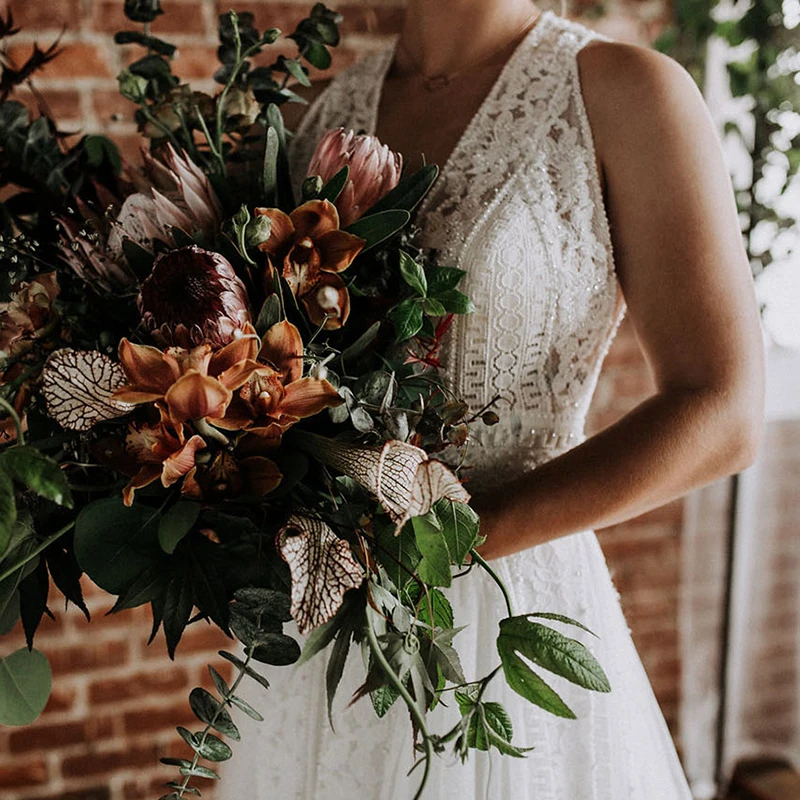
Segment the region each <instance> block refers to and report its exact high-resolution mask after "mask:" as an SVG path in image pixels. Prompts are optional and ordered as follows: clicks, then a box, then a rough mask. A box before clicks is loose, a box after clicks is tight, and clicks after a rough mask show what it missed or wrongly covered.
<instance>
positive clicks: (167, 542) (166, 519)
mask: <svg viewBox="0 0 800 800" xmlns="http://www.w3.org/2000/svg"><path fill="white" fill-rule="evenodd" d="M201 508H202V506H201V505H200V503H191V502H187V501H185V500H180V501H179V502H177V503H175V505H174V506H172V508H171V509H170V510H169V511H167V513H166V514H164V516H163V517H161V519H160V521H159V523H158V543H159V544H160V545H161V549H162V550H163V551H164V552H165V553H169V554H170V555H172V554H173V553H174V552H175V548H176V547H177V546H178V543H179V542H180V541H181V540H182V539H183V537H184V536H186V534H187V533H189V531H190V530H191V529H192V527H193V526H194V524H195V522H197V518H198V517H199V516H200V509H201Z"/></svg>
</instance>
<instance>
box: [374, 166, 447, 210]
mask: <svg viewBox="0 0 800 800" xmlns="http://www.w3.org/2000/svg"><path fill="white" fill-rule="evenodd" d="M438 174H439V167H437V166H436V165H435V164H428V165H427V166H424V167H422V168H421V169H418V170H417V171H416V172H414V173H412V174H411V175H409V176H408V177H407V178H404V179H403V180H401V181H400V183H398V184H397V186H395V187H394V189H392V191H391V192H388V193H387V194H386V195H384V196H383V197H382V198H381V199H380V200H378V202H377V203H375V205H374V206H372V208H370V209H369V211H368V212H367V216H372V215H373V214H380V213H381V212H382V211H387V210H389V209H393V208H401V209H404V210H405V211H408V212H409V213H410V212H412V211H413V210H414V209H415V208H416V207H417V205H418V204H419V202H420V201H421V200H422V198H423V197H425V195H426V194H427V193H428V192H429V191H430V188H431V186H433V182H434V181H435V180H436V177H437V176H438Z"/></svg>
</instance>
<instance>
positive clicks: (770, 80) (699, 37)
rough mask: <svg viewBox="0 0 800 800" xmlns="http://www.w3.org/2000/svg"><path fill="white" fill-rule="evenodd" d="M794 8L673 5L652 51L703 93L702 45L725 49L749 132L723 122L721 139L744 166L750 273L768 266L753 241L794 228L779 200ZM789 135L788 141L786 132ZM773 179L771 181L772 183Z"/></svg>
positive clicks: (791, 96)
mask: <svg viewBox="0 0 800 800" xmlns="http://www.w3.org/2000/svg"><path fill="white" fill-rule="evenodd" d="M798 23H800V8H798V3H797V2H796V0H752V2H749V3H748V2H746V1H745V2H742V1H741V0H740V2H738V3H736V4H733V3H729V2H726V3H719V2H717V0H677V2H676V4H675V8H674V16H673V22H672V24H671V25H670V26H669V27H668V28H667V29H666V30H665V31H664V32H663V34H662V35H661V37H660V38H659V39H658V41H657V42H656V43H655V47H656V48H657V49H658V50H661V51H662V52H665V53H668V54H669V55H671V56H672V57H673V58H675V59H676V60H677V61H679V62H680V63H681V64H683V65H684V66H685V67H686V69H687V70H688V71H689V72H690V74H691V75H692V77H693V78H694V79H695V81H696V82H697V83H698V85H699V86H700V88H701V89H703V88H704V87H705V83H706V72H707V54H708V46H709V41H710V40H711V39H712V38H713V37H718V38H720V39H722V40H724V41H725V42H726V43H727V44H728V45H729V46H730V48H732V50H731V52H730V55H731V58H730V60H729V62H728V64H727V74H728V81H729V85H730V92H731V95H732V96H733V97H734V98H745V97H749V98H751V102H752V107H751V109H750V112H749V114H750V116H751V119H752V129H751V130H747V131H743V130H742V129H741V128H740V126H739V125H738V124H737V123H736V122H728V123H726V126H725V133H726V134H730V133H733V134H735V135H736V136H738V137H739V138H740V140H741V142H742V144H743V146H744V148H745V149H746V151H747V153H748V154H749V157H750V159H751V162H752V176H751V178H750V180H749V181H748V182H747V185H746V186H743V187H737V191H736V200H737V205H738V208H739V211H740V216H741V219H742V232H743V234H744V236H745V244H746V247H747V251H748V255H749V256H750V263H751V265H752V268H753V271H754V273H755V274H756V275H757V274H759V273H760V272H761V271H762V270H763V269H764V268H765V267H767V266H768V265H769V264H770V262H771V261H772V254H771V252H770V249H769V248H767V249H766V250H764V251H763V252H762V248H761V247H759V246H758V244H757V242H756V238H755V236H754V233H755V232H756V231H757V229H758V228H759V227H760V226H769V227H770V228H771V229H772V230H774V232H775V233H778V232H780V231H781V230H782V229H785V228H789V227H792V226H794V225H796V224H797V223H796V219H795V218H793V217H787V216H785V215H782V214H781V213H780V212H779V211H778V209H779V208H780V207H781V205H782V204H781V198H782V196H783V195H784V194H785V193H786V191H787V189H788V188H789V186H790V184H791V183H792V180H793V179H794V177H795V176H796V175H797V173H798V170H799V169H800V133H797V130H800V25H799V24H798ZM793 131H794V135H792V132H793ZM776 178H777V179H776Z"/></svg>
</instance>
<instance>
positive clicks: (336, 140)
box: [308, 128, 403, 228]
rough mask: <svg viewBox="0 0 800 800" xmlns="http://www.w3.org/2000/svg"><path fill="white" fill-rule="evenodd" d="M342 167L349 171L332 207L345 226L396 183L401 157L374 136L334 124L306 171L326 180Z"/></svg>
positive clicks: (401, 164) (401, 167)
mask: <svg viewBox="0 0 800 800" xmlns="http://www.w3.org/2000/svg"><path fill="white" fill-rule="evenodd" d="M343 167H349V168H350V175H349V177H348V181H347V183H346V184H345V187H344V189H342V192H341V194H340V195H339V197H338V199H337V200H336V208H337V209H338V211H339V217H340V220H341V226H342V227H343V228H346V227H347V226H348V225H350V224H351V223H352V222H355V221H356V220H357V219H358V218H359V217H360V216H362V215H363V214H364V212H366V211H367V210H368V209H369V208H370V207H372V206H374V205H375V203H377V202H378V200H380V199H381V198H382V197H383V196H384V195H385V194H387V193H388V192H389V191H391V190H392V189H394V187H395V186H397V182H398V181H399V180H400V172H401V171H402V169H403V157H402V156H401V155H400V153H395V152H393V151H392V150H390V149H389V148H388V147H387V146H386V145H385V144H381V142H380V140H379V139H378V138H377V137H375V136H369V135H367V134H360V135H356V134H355V133H354V132H353V131H347V130H345V129H344V128H334V129H333V130H330V131H328V132H327V133H326V134H325V135H324V136H323V137H322V139H321V140H320V142H319V144H318V145H317V149H316V150H315V151H314V155H313V157H312V159H311V164H310V165H309V168H308V173H309V175H319V176H320V178H322V180H323V181H325V182H327V181H329V180H330V179H331V178H332V177H333V176H334V175H335V174H336V173H337V172H339V171H340V170H341V169H342V168H343Z"/></svg>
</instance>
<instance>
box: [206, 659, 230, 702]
mask: <svg viewBox="0 0 800 800" xmlns="http://www.w3.org/2000/svg"><path fill="white" fill-rule="evenodd" d="M208 672H209V674H210V675H211V680H212V681H214V686H216V687H217V691H218V692H219V693H220V696H221V697H224V696H225V695H226V694H228V692H229V691H230V688H229V686H228V684H227V682H226V681H225V678H223V677H222V675H220V674H219V672H217V671H216V670H215V669H214V667H212V666H211V665H210V664H209V665H208Z"/></svg>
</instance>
